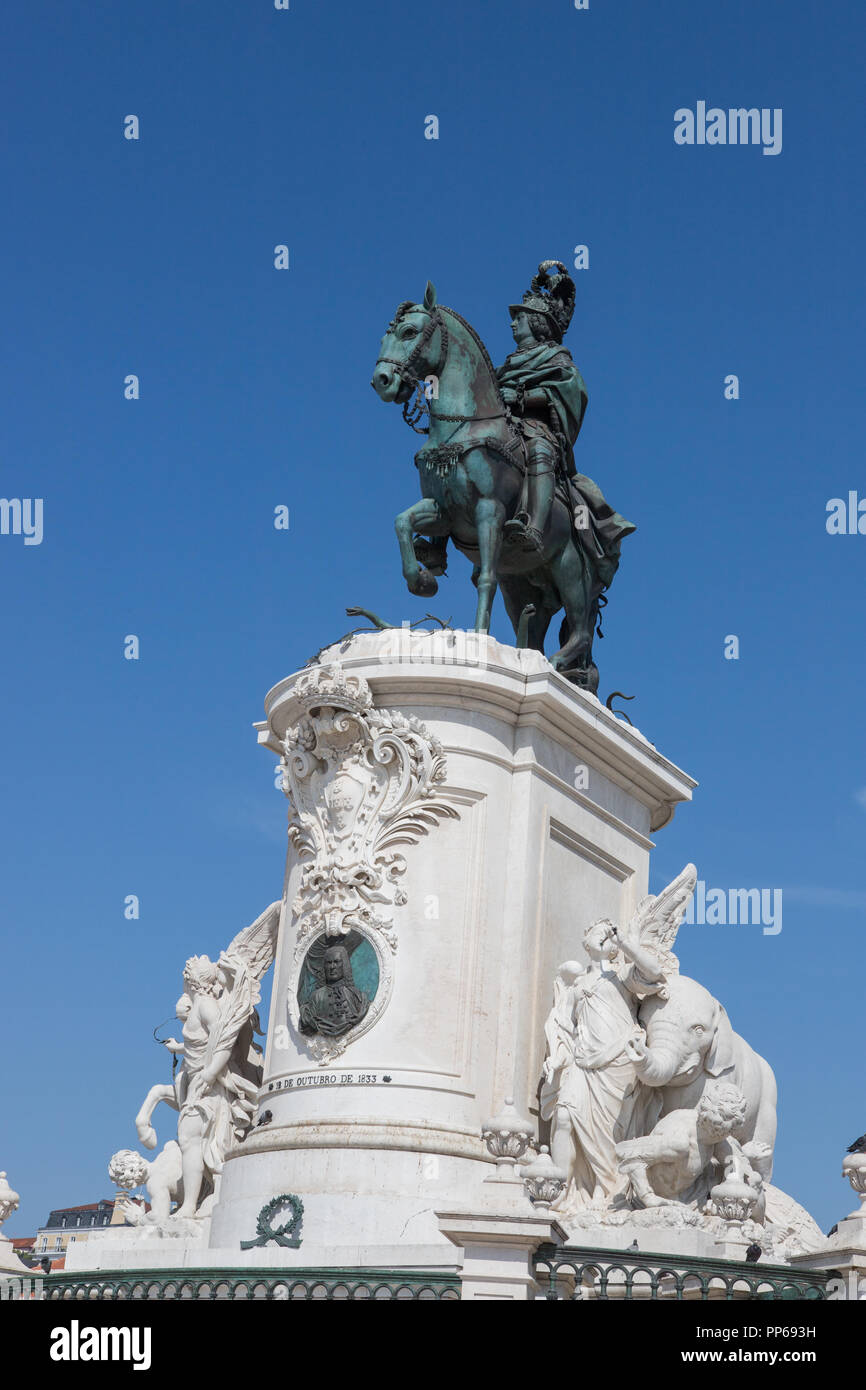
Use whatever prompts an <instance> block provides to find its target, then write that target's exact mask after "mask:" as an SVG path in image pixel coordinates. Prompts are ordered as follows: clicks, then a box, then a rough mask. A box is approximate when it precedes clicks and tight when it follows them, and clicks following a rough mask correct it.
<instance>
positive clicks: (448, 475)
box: [372, 281, 615, 693]
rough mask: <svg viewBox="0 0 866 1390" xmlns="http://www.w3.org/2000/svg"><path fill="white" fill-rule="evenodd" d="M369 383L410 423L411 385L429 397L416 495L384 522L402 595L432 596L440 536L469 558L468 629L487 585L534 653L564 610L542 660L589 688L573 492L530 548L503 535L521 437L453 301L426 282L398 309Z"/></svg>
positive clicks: (594, 601) (562, 495) (588, 615)
mask: <svg viewBox="0 0 866 1390" xmlns="http://www.w3.org/2000/svg"><path fill="white" fill-rule="evenodd" d="M425 381H426V382H427V383H428V386H427V389H426V390H425ZM430 383H432V385H433V386H435V390H433V391H432V396H431V384H430ZM372 385H373V387H374V389H375V391H376V392H377V394H378V395H379V396H380V398H381V399H382V400H383V401H390V402H394V403H396V404H398V405H403V407H404V410H403V413H404V418H406V419H407V421H408V423H410V424H413V427H414V421H415V420H416V419H417V418H418V412H417V411H416V412H415V413H414V414H413V413H412V412H409V413H407V411H409V401H410V399H411V397H412V395H413V392H415V391H416V390H417V391H418V392H419V396H418V400H419V404H420V402H421V399H422V396H424V397H428V396H429V397H431V398H430V399H429V404H427V405H426V409H427V410H428V411H429V416H430V427H429V438H428V442H427V443H426V444H425V445H424V447H423V448H422V449H421V450H420V451H419V453H417V454H416V455H415V462H416V464H417V467H418V473H419V477H420V482H421V492H422V494H423V495H422V497H421V500H420V501H419V502H416V503H415V504H414V506H411V507H408V508H407V509H406V511H404V512H401V513H400V514H399V516H398V517H397V518H396V520H395V523H394V524H395V528H396V531H397V539H398V541H399V544H400V555H401V557H402V562H403V575H404V578H405V580H406V584H407V585H408V587H409V590H410V592H411V593H413V594H418V595H421V596H424V597H427V596H429V595H432V594H434V593H436V591H437V588H438V585H437V583H436V576H437V575H441V574H443V573H444V572H445V564H446V547H447V542H448V539H449V538H450V539H451V540H452V541H453V543H454V545H456V546H457V548H458V550H461V551H462V552H463V554H464V555H466V556H467V557H468V558H469V559H470V560H471V561H472V563H473V565H474V571H473V580H474V582H475V583H476V586H477V589H478V604H477V609H476V614H475V631H476V632H488V631H489V628H490V613H491V608H492V605H493V599H494V595H495V593H496V588H497V585H498V586H499V587H500V588H501V590H502V596H503V599H504V601H505V607H506V609H507V612H508V616H509V618H510V619H511V623H512V625H513V627H514V631H515V633H516V634H517V633H518V629H520V634H519V640H520V641H521V644H522V645H526V646H529V647H534V648H535V649H536V650H537V651H540V652H543V651H544V639H545V636H546V634H547V629H548V627H549V625H550V622H551V619H552V618H553V617H554V615H555V614H556V613H557V612H558V611H559V610H560V609H561V608H564V609H565V619H564V621H563V623H562V626H561V629H560V634H559V640H560V647H559V650H558V651H557V652H556V653H555V654H554V655H553V656H552V657H551V663H552V665H553V666H554V667H555V668H556V669H557V670H559V671H561V672H562V673H563V674H564V675H566V676H567V677H568V678H569V679H570V680H572V681H574V682H575V683H576V684H578V685H581V686H583V687H585V688H587V689H589V690H591V691H592V692H593V693H595V691H596V689H597V687H598V669H597V667H596V666H595V665H594V663H593V660H592V639H593V630H594V628H595V625H596V621H597V618H598V612H599V601H600V599H601V595H602V591H603V589H604V588H605V587H606V585H605V583H604V582H603V581H602V580H601V579H600V578H599V576H598V574H597V572H595V570H594V567H593V566H591V565H590V563H589V560H588V559H587V556H586V554H585V552H584V549H583V547H582V546H581V544H580V542H579V540H578V538H577V535H576V531H575V515H574V503H575V502H576V501H579V500H580V495H579V494H574V495H572V494H569V492H568V490H567V488H565V487H560V488H559V489H558V490H557V496H556V499H555V501H554V504H553V506H552V508H551V510H550V516H549V518H548V522H547V526H546V527H545V530H544V533H543V537H542V546H541V552H540V554H539V553H527V552H526V551H525V550H524V549H522V548H521V547H520V546H518V545H513V544H509V543H508V542H507V540H504V538H503V527H504V525H505V523H506V522H507V521H509V520H510V519H511V518H512V517H514V516H515V514H516V513H517V512H518V511H519V510H520V507H521V499H522V497H523V494H524V468H525V457H524V445H523V439H522V437H521V434H520V431H519V429H518V427H517V424H516V422H515V421H513V420H512V418H511V414H510V412H509V410H508V409H507V408H506V405H505V403H504V401H503V398H502V395H501V392H500V389H499V383H498V381H497V377H496V371H495V369H494V367H493V363H492V362H491V360H490V357H489V355H488V353H487V350H486V348H485V347H484V344H483V343H482V341H481V339H480V338H479V336H478V334H477V333H476V332H475V330H474V329H473V328H472V327H471V326H470V324H468V323H467V322H466V320H465V319H463V318H461V317H460V315H459V314H458V313H456V312H455V310H453V309H448V308H446V307H445V306H444V305H441V304H438V303H437V301H436V291H435V289H434V288H433V286H432V285H431V284H430V283H429V281H428V284H427V289H426V292H425V295H424V301H423V303H421V304H413V303H412V302H411V301H406V302H404V303H403V304H401V305H400V306H399V307H398V309H397V312H396V314H395V317H394V319H393V320H392V322H391V324H390V325H389V327H388V331H387V332H386V334H385V336H384V338H383V339H382V345H381V349H380V353H379V357H378V360H377V362H376V366H375V369H374V373H373V380H372ZM419 432H420V431H419ZM587 481H588V480H587ZM584 510H585V509H584ZM584 524H585V523H584ZM614 567H615V566H614ZM608 582H609V580H608ZM521 618H522V620H523V621H522V622H521Z"/></svg>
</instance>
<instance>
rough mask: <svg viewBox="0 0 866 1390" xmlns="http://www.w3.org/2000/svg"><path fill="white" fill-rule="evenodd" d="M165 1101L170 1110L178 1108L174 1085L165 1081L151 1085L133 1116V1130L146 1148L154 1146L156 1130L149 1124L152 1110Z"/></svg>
mask: <svg viewBox="0 0 866 1390" xmlns="http://www.w3.org/2000/svg"><path fill="white" fill-rule="evenodd" d="M162 1101H165V1103H166V1105H170V1106H171V1108H172V1110H177V1109H178V1104H177V1094H176V1092H175V1089H174V1086H171V1085H168V1084H167V1083H166V1084H165V1085H162V1086H151V1088H150V1090H149V1091H148V1093H147V1095H146V1096H145V1099H144V1104H143V1106H142V1107H141V1109H140V1110H139V1112H138V1114H137V1115H136V1117H135V1131H136V1134H137V1135H138V1137H139V1139H140V1140H141V1142H142V1144H143V1145H144V1147H145V1148H146V1149H155V1148H156V1130H155V1129H154V1127H153V1125H152V1124H151V1119H152V1118H153V1112H154V1110H155V1109H156V1107H157V1106H158V1105H159V1104H160V1103H161V1102H162Z"/></svg>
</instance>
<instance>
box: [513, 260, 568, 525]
mask: <svg viewBox="0 0 866 1390" xmlns="http://www.w3.org/2000/svg"><path fill="white" fill-rule="evenodd" d="M552 269H555V271H556V272H557V273H556V274H553V275H551V274H550V271H551V270H552ZM574 297H575V290H574V281H573V280H572V278H571V276H570V275H569V274H568V272H567V271H566V268H565V266H564V265H563V264H562V262H561V261H542V263H541V265H540V266H539V267H538V274H537V275H535V276H533V279H532V284H531V286H530V288H529V290H528V291H527V292H526V293H525V294H524V296H523V302H522V303H521V304H509V306H508V307H509V310H510V312H511V331H512V333H513V334H514V341H515V343H516V344H517V350H516V352H512V353H511V354H510V355H509V356H508V357H507V358H506V359H505V362H504V363H503V365H502V366H501V367H500V368H499V371H498V373H497V376H498V378H499V385H500V389H501V391H502V399H503V400H504V402H505V404H506V405H507V406H508V407H509V409H510V410H511V413H512V415H514V416H515V417H517V418H518V419H519V422H520V429H521V433H522V435H523V438H524V441H525V444H526V481H527V489H526V510H525V511H521V512H519V513H518V514H517V516H516V517H515V518H514V519H513V520H512V521H507V522H506V523H505V527H504V535H505V537H506V539H508V540H511V541H516V542H517V543H518V544H521V545H522V548H523V549H524V550H528V551H538V552H540V551H541V549H542V536H543V534H544V528H545V526H546V524H547V519H548V517H549V515H550V509H551V506H552V505H553V498H554V492H555V488H556V480H557V478H558V477H560V476H562V475H565V476H566V477H568V478H573V477H574V476H575V468H574V453H573V449H574V443H575V440H576V439H577V436H578V434H579V432H580V426H581V424H582V422H583V415H584V411H585V410H586V386H585V385H584V382H583V378H582V376H581V375H580V372H579V371H578V370H577V368H576V366H575V365H574V362H573V361H572V358H571V353H570V352H569V350H568V348H567V347H564V346H563V343H562V339H563V335H564V334H565V332H566V330H567V328H568V325H569V323H570V322H571V316H572V313H573V312H574Z"/></svg>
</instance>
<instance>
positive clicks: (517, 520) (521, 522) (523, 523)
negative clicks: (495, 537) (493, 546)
mask: <svg viewBox="0 0 866 1390" xmlns="http://www.w3.org/2000/svg"><path fill="white" fill-rule="evenodd" d="M528 532H529V513H528V512H517V513H516V514H515V515H514V517H512V519H511V521H506V523H505V525H504V526H503V528H502V534H503V536H505V537H507V539H508V540H521V541H522V540H525V539H526V536H527V534H528Z"/></svg>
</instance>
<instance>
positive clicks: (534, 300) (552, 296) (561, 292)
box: [508, 261, 575, 342]
mask: <svg viewBox="0 0 866 1390" xmlns="http://www.w3.org/2000/svg"><path fill="white" fill-rule="evenodd" d="M552 270H554V271H555V272H556V273H555V274H553V275H551V273H550V272H551V271H552ZM574 295H575V289H574V281H573V280H572V278H571V276H570V275H569V273H568V271H567V270H566V268H565V266H564V265H563V264H562V261H542V262H541V264H540V265H539V267H538V274H537V275H533V277H532V284H531V285H530V287H529V289H528V290H527V291H526V293H525V294H524V296H523V302H522V303H521V304H509V306H508V308H509V310H510V311H511V313H512V314H514V313H516V312H518V311H519V310H522V311H523V312H524V313H526V314H544V316H545V318H547V320H548V321H549V322H550V323H551V324H552V325H553V327H554V329H555V330H556V336H557V338H558V339H559V340H560V342H561V341H562V338H563V337H564V335H565V333H566V331H567V329H568V325H569V324H570V323H571V316H572V314H573V313H574Z"/></svg>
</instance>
